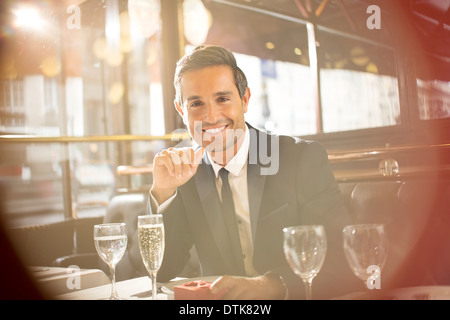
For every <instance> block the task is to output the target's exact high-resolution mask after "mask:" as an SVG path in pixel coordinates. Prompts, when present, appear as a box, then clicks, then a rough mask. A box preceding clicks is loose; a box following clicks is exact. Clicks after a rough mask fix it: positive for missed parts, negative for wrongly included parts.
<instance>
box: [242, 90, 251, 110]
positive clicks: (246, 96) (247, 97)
mask: <svg viewBox="0 0 450 320" xmlns="http://www.w3.org/2000/svg"><path fill="white" fill-rule="evenodd" d="M251 95H252V94H251V92H250V88H249V87H247V89H246V90H245V94H244V96H243V97H242V107H243V111H244V113H246V112H247V106H248V102H249V101H250V96H251Z"/></svg>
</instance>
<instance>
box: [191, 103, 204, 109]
mask: <svg viewBox="0 0 450 320" xmlns="http://www.w3.org/2000/svg"><path fill="white" fill-rule="evenodd" d="M202 104H203V103H202V102H201V101H194V102H192V103H191V104H190V105H189V107H191V108H195V107H200V106H201V105H202Z"/></svg>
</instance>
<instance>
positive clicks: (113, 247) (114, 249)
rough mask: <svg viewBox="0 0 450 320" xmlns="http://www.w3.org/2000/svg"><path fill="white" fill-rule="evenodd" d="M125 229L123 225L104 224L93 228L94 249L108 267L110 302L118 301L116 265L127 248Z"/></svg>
mask: <svg viewBox="0 0 450 320" xmlns="http://www.w3.org/2000/svg"><path fill="white" fill-rule="evenodd" d="M127 242H128V238H127V228H126V225H125V223H106V224H97V225H95V226H94V243H95V249H96V250H97V253H98V255H99V256H100V258H102V260H103V261H104V262H105V263H106V264H107V265H108V266H109V269H110V273H111V296H110V297H109V299H110V300H118V299H119V296H118V295H117V291H116V265H117V263H118V262H119V261H120V259H122V257H123V255H124V253H125V250H126V248H127Z"/></svg>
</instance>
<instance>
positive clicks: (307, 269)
mask: <svg viewBox="0 0 450 320" xmlns="http://www.w3.org/2000/svg"><path fill="white" fill-rule="evenodd" d="M283 233H284V245H283V246H284V254H285V256H286V260H287V261H288V263H289V265H290V267H291V268H292V270H293V271H294V272H295V273H296V274H297V275H298V276H300V278H301V279H302V280H303V283H304V284H305V290H306V299H307V300H311V299H312V281H313V279H314V278H315V277H316V276H317V274H318V273H319V271H320V269H321V268H322V265H323V262H324V260H325V256H326V253H327V238H326V234H325V228H324V227H323V226H320V225H307V226H294V227H288V228H284V229H283Z"/></svg>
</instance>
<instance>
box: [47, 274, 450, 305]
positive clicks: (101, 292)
mask: <svg viewBox="0 0 450 320" xmlns="http://www.w3.org/2000/svg"><path fill="white" fill-rule="evenodd" d="M206 278H208V277H206ZM195 279H200V278H192V279H187V278H175V279H173V280H171V281H170V282H169V283H166V284H164V283H158V300H173V294H171V293H170V290H168V288H169V289H170V287H173V286H174V285H175V284H177V283H182V282H185V281H191V280H195ZM206 280H208V281H210V279H206ZM116 288H117V293H118V295H119V298H121V299H124V300H152V292H151V288H152V286H151V280H150V278H149V277H147V276H144V277H139V278H134V279H129V280H124V281H119V282H117V283H116ZM110 295H111V282H110V281H108V283H107V284H103V285H99V286H97V287H91V288H87V289H84V290H74V291H73V292H69V293H64V294H59V295H56V296H55V299H57V300H104V299H108V298H109V296H110ZM379 299H381V300H450V286H438V285H436V286H419V287H409V288H399V289H391V290H387V291H383V292H381V291H376V290H368V291H361V292H354V293H349V294H346V295H343V296H340V297H335V298H334V299H332V300H379Z"/></svg>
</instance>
